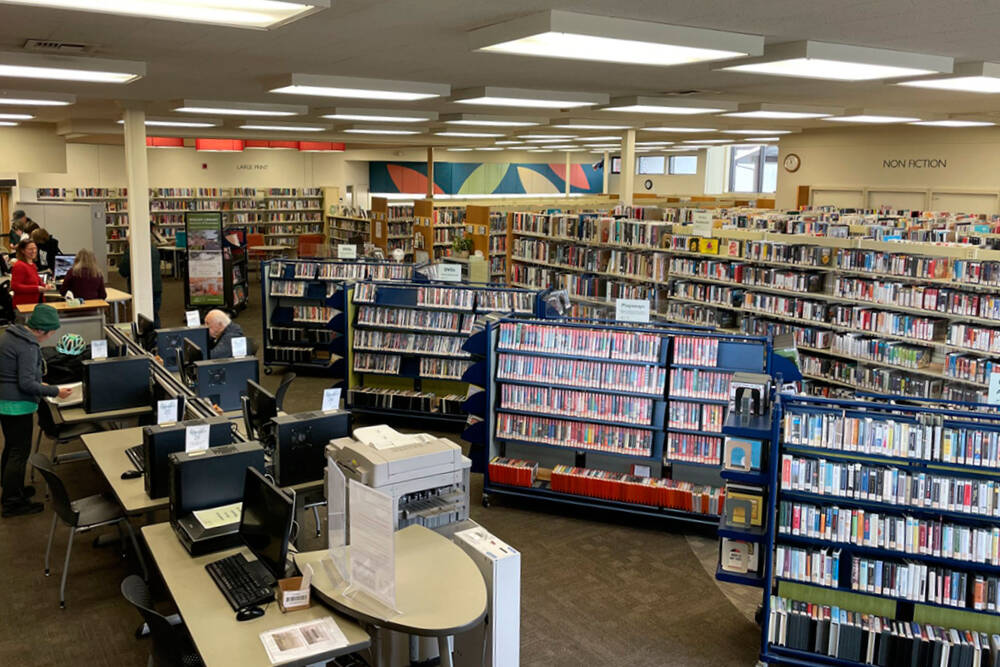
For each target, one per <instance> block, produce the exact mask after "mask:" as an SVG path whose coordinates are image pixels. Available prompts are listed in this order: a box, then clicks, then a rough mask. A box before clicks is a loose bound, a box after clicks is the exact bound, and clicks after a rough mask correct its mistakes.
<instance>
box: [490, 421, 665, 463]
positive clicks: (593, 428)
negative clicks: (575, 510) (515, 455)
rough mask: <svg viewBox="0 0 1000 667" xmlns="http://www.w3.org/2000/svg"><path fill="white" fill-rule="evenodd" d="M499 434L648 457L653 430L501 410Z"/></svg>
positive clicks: (515, 438) (539, 441)
mask: <svg viewBox="0 0 1000 667" xmlns="http://www.w3.org/2000/svg"><path fill="white" fill-rule="evenodd" d="M496 422H497V428H496V437H497V438H501V439H512V440H521V441H524V442H533V443H538V444H544V445H554V446H557V447H568V448H572V449H587V450H594V451H601V452H609V453H612V454H626V455H629V456H638V457H644V458H648V457H650V456H652V451H653V450H652V448H653V440H654V434H653V432H652V431H650V430H647V429H637V428H630V427H626V426H611V425H605V424H588V423H586V422H578V421H567V420H564V419H554V418H548V417H535V416H529V415H519V414H511V413H509V412H501V413H498V414H497V416H496Z"/></svg>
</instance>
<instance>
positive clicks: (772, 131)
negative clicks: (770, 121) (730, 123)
mask: <svg viewBox="0 0 1000 667" xmlns="http://www.w3.org/2000/svg"><path fill="white" fill-rule="evenodd" d="M791 133H792V130H722V134H745V135H753V134H791Z"/></svg>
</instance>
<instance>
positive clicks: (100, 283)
mask: <svg viewBox="0 0 1000 667" xmlns="http://www.w3.org/2000/svg"><path fill="white" fill-rule="evenodd" d="M59 291H60V292H61V293H62V295H63V296H66V293H67V292H72V293H73V296H74V297H75V298H77V299H84V300H86V299H104V298H107V296H108V292H107V290H106V289H105V288H104V276H102V275H101V271H100V269H98V268H97V258H96V257H95V256H94V253H93V251H91V250H87V249H86V248H83V249H81V250H79V251H77V253H76V259H75V260H74V261H73V268H71V269H70V270H69V271H67V272H66V275H65V276H63V282H62V286H61V287H60V288H59Z"/></svg>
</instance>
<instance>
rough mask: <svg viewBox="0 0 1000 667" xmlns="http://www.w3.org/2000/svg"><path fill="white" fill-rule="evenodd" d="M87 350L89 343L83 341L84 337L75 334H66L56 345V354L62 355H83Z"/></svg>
mask: <svg viewBox="0 0 1000 667" xmlns="http://www.w3.org/2000/svg"><path fill="white" fill-rule="evenodd" d="M85 349H87V343H86V341H84V340H83V336H81V335H80V334H75V333H68V334H64V335H63V337H62V338H60V339H59V342H58V343H56V352H59V353H60V354H71V355H73V356H76V355H78V354H81V353H83V351H84V350H85Z"/></svg>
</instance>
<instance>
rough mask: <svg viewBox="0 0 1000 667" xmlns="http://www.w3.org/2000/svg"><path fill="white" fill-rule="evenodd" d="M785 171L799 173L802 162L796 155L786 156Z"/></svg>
mask: <svg viewBox="0 0 1000 667" xmlns="http://www.w3.org/2000/svg"><path fill="white" fill-rule="evenodd" d="M784 165H785V171H798V170H799V167H801V166H802V160H801V159H799V156H798V155H796V154H795V153H789V154H788V155H786V156H785V162H784Z"/></svg>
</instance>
